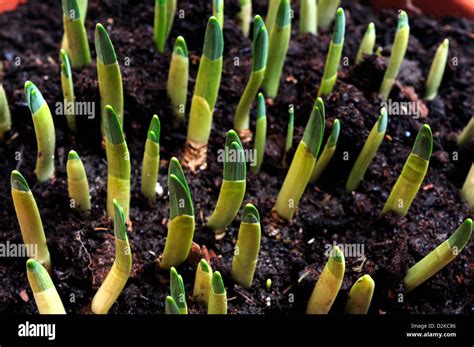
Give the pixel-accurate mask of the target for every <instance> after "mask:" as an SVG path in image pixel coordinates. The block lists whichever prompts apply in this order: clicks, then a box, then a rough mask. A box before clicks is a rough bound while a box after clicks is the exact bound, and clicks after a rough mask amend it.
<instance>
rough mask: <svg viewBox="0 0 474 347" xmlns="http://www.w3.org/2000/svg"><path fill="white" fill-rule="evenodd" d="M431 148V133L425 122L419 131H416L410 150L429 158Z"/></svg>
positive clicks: (426, 158)
mask: <svg viewBox="0 0 474 347" xmlns="http://www.w3.org/2000/svg"><path fill="white" fill-rule="evenodd" d="M432 150H433V135H432V134H431V128H430V126H429V125H428V124H425V125H423V126H422V127H421V129H420V131H418V135H417V136H416V139H415V144H414V145H413V148H412V150H411V152H412V153H414V154H416V155H418V156H419V157H421V158H423V159H425V160H430V157H431V152H432Z"/></svg>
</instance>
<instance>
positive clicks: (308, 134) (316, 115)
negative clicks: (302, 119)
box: [301, 98, 326, 158]
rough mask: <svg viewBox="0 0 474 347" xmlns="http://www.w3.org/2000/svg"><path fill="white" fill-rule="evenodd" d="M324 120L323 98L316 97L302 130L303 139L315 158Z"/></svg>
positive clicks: (321, 138)
mask: <svg viewBox="0 0 474 347" xmlns="http://www.w3.org/2000/svg"><path fill="white" fill-rule="evenodd" d="M325 121H326V112H325V110H324V102H323V99H321V98H318V99H317V100H316V103H315V105H314V108H313V112H311V116H310V117H309V120H308V124H307V125H306V128H305V130H304V134H303V139H302V140H301V141H303V142H304V143H305V144H306V146H307V147H308V150H309V151H310V152H311V153H312V154H313V156H314V157H315V158H316V157H317V156H318V153H319V148H320V147H321V142H322V140H323V135H324V123H325Z"/></svg>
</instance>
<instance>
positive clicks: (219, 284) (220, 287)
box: [212, 271, 225, 294]
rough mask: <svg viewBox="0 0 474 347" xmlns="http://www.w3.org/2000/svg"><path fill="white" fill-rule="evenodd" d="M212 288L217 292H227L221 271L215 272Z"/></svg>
mask: <svg viewBox="0 0 474 347" xmlns="http://www.w3.org/2000/svg"><path fill="white" fill-rule="evenodd" d="M212 290H213V291H214V293H216V294H224V293H225V287H224V281H222V276H221V274H220V272H219V271H216V272H214V274H213V275H212Z"/></svg>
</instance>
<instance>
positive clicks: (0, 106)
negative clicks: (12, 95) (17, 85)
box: [0, 83, 12, 141]
mask: <svg viewBox="0 0 474 347" xmlns="http://www.w3.org/2000/svg"><path fill="white" fill-rule="evenodd" d="M11 126H12V117H11V113H10V107H9V106H8V100H7V95H6V94H5V89H3V85H2V84H1V83H0V141H1V140H3V136H4V134H5V133H6V132H7V131H9V130H10V128H11Z"/></svg>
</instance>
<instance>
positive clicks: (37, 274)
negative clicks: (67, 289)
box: [26, 259, 54, 292]
mask: <svg viewBox="0 0 474 347" xmlns="http://www.w3.org/2000/svg"><path fill="white" fill-rule="evenodd" d="M26 271H28V272H30V273H32V274H33V276H34V278H35V280H36V283H35V284H33V286H34V287H35V288H36V290H35V289H34V288H32V289H33V292H42V291H45V290H46V289H49V288H52V287H54V284H53V281H52V280H51V277H50V276H49V274H48V271H46V269H45V268H44V266H43V265H41V263H40V262H39V261H38V260H36V259H28V260H27V261H26Z"/></svg>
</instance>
